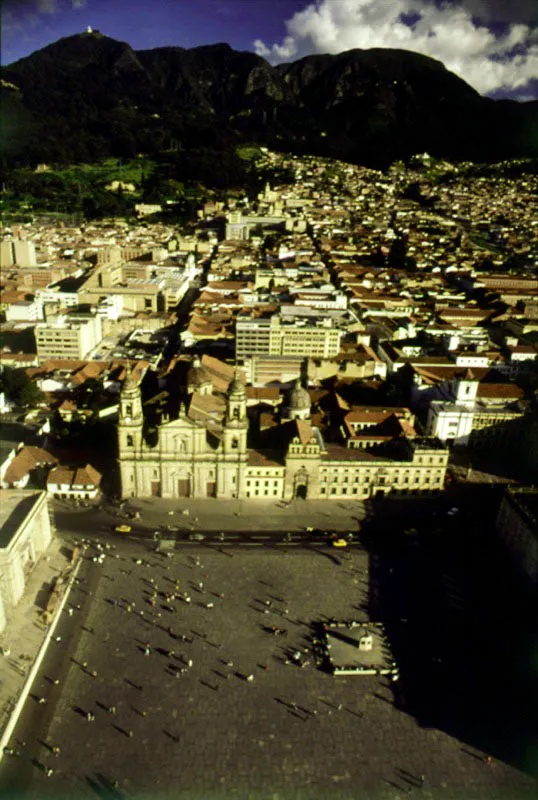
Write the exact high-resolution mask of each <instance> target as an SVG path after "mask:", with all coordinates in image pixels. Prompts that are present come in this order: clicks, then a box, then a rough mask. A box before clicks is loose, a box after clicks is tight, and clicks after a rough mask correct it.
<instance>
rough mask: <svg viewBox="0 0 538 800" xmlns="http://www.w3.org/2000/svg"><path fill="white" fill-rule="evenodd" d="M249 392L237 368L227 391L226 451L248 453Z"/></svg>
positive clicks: (224, 439)
mask: <svg viewBox="0 0 538 800" xmlns="http://www.w3.org/2000/svg"><path fill="white" fill-rule="evenodd" d="M247 432H248V417H247V394H246V392H245V387H244V385H243V383H242V382H241V381H240V380H239V376H238V374H237V370H236V372H235V375H234V378H233V380H232V382H231V383H230V386H229V387H228V392H227V393H226V415H225V417H224V430H223V445H224V452H225V453H234V452H237V453H246V450H247Z"/></svg>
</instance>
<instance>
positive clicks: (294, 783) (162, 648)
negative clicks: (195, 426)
mask: <svg viewBox="0 0 538 800" xmlns="http://www.w3.org/2000/svg"><path fill="white" fill-rule="evenodd" d="M111 541H114V544H115V546H116V549H115V550H113V549H107V548H106V547H104V545H101V547H104V550H103V551H100V552H104V553H105V559H104V563H103V564H99V563H97V562H94V561H93V560H92V559H93V558H94V557H95V556H96V554H97V550H96V549H95V547H94V546H91V547H90V548H89V549H88V550H87V551H86V552H85V556H84V557H85V560H84V563H83V566H82V569H81V570H80V573H79V577H80V579H81V582H80V584H77V585H76V586H75V587H74V589H73V592H72V594H71V596H70V597H69V600H68V603H67V605H66V607H65V610H64V613H63V616H62V620H61V621H60V625H59V626H58V628H57V631H56V633H57V634H58V637H59V640H58V641H56V640H55V641H53V643H52V644H51V648H50V650H49V652H48V654H47V656H46V658H45V661H44V663H43V665H42V668H41V670H40V672H39V674H38V677H37V678H36V681H35V683H34V685H33V687H32V691H31V695H30V698H29V699H28V702H27V705H26V708H25V710H24V711H23V714H22V716H21V719H20V721H19V724H18V726H17V728H16V729H15V732H14V736H13V741H12V743H11V746H12V747H15V748H17V749H18V751H19V752H20V756H19V757H18V758H7V757H6V758H4V761H3V763H2V770H1V771H0V796H1V797H2V798H6V800H7V798H9V800H23V798H24V800H26V798H28V799H29V798H38V797H40V798H41V797H43V796H51V797H54V798H60V800H64V798H77V800H78V798H95V797H96V796H100V797H111V798H116V800H119V798H141V799H143V800H145V799H146V798H152V800H153V799H154V798H159V799H160V798H163V800H164V799H165V798H181V800H183V799H185V800H187V798H199V797H207V798H219V800H221V798H222V800H224V798H230V797H238V798H253V799H254V798H256V800H258V798H273V799H274V800H287V799H288V798H293V799H294V800H295V798H349V800H351V799H352V798H353V800H354V799H355V798H357V797H374V798H376V797H384V798H394V799H395V800H396V798H398V797H401V796H403V795H404V794H411V796H413V795H415V796H419V795H421V796H423V797H424V796H426V797H447V798H448V797H453V796H464V797H471V796H472V797H477V798H478V797H484V798H486V797H487V798H505V797H510V798H526V797H529V798H530V797H531V796H534V792H535V790H536V783H535V781H533V779H532V778H531V777H529V776H528V775H526V774H524V773H522V772H520V771H519V770H517V769H516V768H514V767H512V766H510V765H508V764H506V763H503V762H502V761H497V760H495V761H494V762H493V763H492V764H488V763H487V761H486V760H485V754H484V753H482V752H480V751H478V750H476V749H475V748H473V747H472V746H469V745H468V744H467V743H466V742H462V741H460V740H458V739H456V738H453V737H451V736H450V735H448V734H446V733H444V732H443V731H441V730H439V729H436V728H425V727H421V726H420V725H419V724H418V723H417V720H416V719H415V717H414V716H413V715H412V714H410V713H409V712H407V711H406V710H404V709H403V708H402V704H401V703H395V694H394V692H395V691H396V689H395V686H394V685H393V684H392V683H391V681H390V676H386V677H379V676H367V675H365V676H361V678H359V679H358V678H356V677H354V676H349V677H347V676H339V677H333V676H331V675H330V674H328V673H327V672H324V671H322V670H319V669H317V668H316V666H315V663H314V661H315V660H314V653H313V648H312V642H311V636H312V630H313V628H312V626H313V623H316V622H318V623H319V622H324V621H327V620H329V619H331V618H333V619H350V618H356V617H357V616H359V617H361V618H364V619H366V618H367V616H366V614H367V608H368V603H369V584H370V575H369V572H370V569H371V565H370V561H369V555H368V553H367V552H365V551H364V550H358V549H357V550H354V551H350V552H349V553H348V554H346V556H345V557H342V556H340V555H339V557H336V556H335V554H334V552H333V551H331V549H330V548H327V547H320V548H318V549H310V550H309V549H307V548H301V549H299V548H298V549H295V550H289V551H288V552H284V551H283V550H282V549H278V548H276V547H275V548H272V549H271V548H265V549H263V550H262V549H254V548H252V549H248V548H242V549H241V548H233V549H230V550H225V551H222V550H220V551H219V549H218V548H217V547H212V546H209V545H206V544H201V545H199V546H197V547H196V548H193V547H190V548H185V547H183V548H182V547H178V548H177V549H176V551H175V552H174V554H173V555H172V557H171V558H168V557H166V556H163V555H157V554H155V553H154V552H152V551H151V550H150V549H149V548H148V546H147V545H146V544H144V543H138V542H133V541H128V540H121V539H114V540H111ZM137 562H141V563H137ZM172 595H175V597H172ZM187 598H188V599H187ZM70 608H72V609H73V611H72V612H70V610H69V609H70ZM129 609H130V610H129ZM171 609H173V610H171ZM141 612H143V613H141ZM273 627H278V628H279V629H281V630H283V631H285V632H286V635H280V636H279V635H273V631H272V629H273ZM297 650H299V651H301V653H302V656H301V661H302V662H308V663H307V666H306V667H305V668H301V667H300V666H299V665H297V664H295V663H294V662H293V660H291V659H290V654H291V653H293V652H294V651H297ZM55 681H59V683H55ZM42 698H44V699H45V700H46V702H45V703H40V702H39V700H40V699H42ZM112 709H113V711H112ZM88 714H89V715H90V718H88ZM91 717H94V719H92V718H91ZM23 742H25V744H23ZM53 747H56V748H58V747H59V748H60V753H59V754H57V755H55V754H54V753H53V752H52V748H53ZM47 769H52V770H53V773H52V774H51V775H50V777H47V774H46V771H45V770H47Z"/></svg>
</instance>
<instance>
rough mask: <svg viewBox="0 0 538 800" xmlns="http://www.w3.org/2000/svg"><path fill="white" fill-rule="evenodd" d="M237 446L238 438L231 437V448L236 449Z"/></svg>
mask: <svg viewBox="0 0 538 800" xmlns="http://www.w3.org/2000/svg"><path fill="white" fill-rule="evenodd" d="M238 447H239V439H235V438H234V439H232V450H237V448H238Z"/></svg>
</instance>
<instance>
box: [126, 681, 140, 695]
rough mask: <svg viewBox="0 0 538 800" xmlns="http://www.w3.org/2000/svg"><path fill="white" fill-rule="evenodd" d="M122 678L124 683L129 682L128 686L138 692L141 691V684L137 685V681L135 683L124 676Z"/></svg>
mask: <svg viewBox="0 0 538 800" xmlns="http://www.w3.org/2000/svg"><path fill="white" fill-rule="evenodd" d="M123 680H124V681H125V683H128V684H129V686H130V687H131V688H132V689H137V690H138V691H139V692H141V691H142V687H141V686H139V685H138V684H137V683H135V682H134V681H132V680H130V679H129V678H124V679H123Z"/></svg>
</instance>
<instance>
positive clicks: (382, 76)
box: [0, 32, 538, 166]
mask: <svg viewBox="0 0 538 800" xmlns="http://www.w3.org/2000/svg"><path fill="white" fill-rule="evenodd" d="M0 75H1V78H2V108H3V118H4V122H3V125H2V132H1V136H2V141H1V146H2V152H3V153H4V159H5V162H6V163H7V164H8V165H9V164H13V163H29V164H35V163H37V162H39V161H61V162H69V161H88V160H94V159H98V158H101V157H103V156H106V155H119V156H126V157H127V156H132V155H134V154H135V153H138V152H143V153H148V154H155V153H157V152H162V151H167V150H169V151H175V152H179V153H187V152H191V150H195V151H197V152H200V151H203V150H204V149H207V150H212V151H226V150H227V151H231V150H232V149H233V148H235V146H236V145H237V144H239V143H240V142H243V141H248V142H252V141H257V142H259V143H260V144H266V145H268V146H271V147H275V148H278V149H281V150H290V151H300V152H311V153H316V154H319V155H326V156H331V157H334V158H341V159H344V160H349V161H355V162H358V163H363V164H369V165H373V166H384V165H387V164H389V163H391V162H392V161H393V160H395V159H398V158H405V157H407V156H409V155H411V154H412V153H417V152H422V151H427V152H429V153H431V154H432V155H434V156H437V157H440V158H448V159H452V160H459V159H465V160H476V161H493V160H500V159H504V158H514V157H536V156H538V103H537V102H531V103H516V102H512V101H507V100H503V101H494V100H490V99H488V98H484V97H481V96H480V95H479V94H478V93H477V92H476V91H475V90H474V89H472V88H471V87H470V86H469V85H468V84H467V83H465V81H463V80H462V79H461V78H458V77H457V76H456V75H454V74H453V73H451V72H449V71H448V70H447V69H446V68H445V67H444V66H443V64H442V63H441V62H439V61H436V60H435V59H432V58H429V57H427V56H423V55H419V54H417V53H412V52H410V51H406V50H391V49H381V48H376V49H372V50H349V51H347V52H345V53H339V54H338V55H334V56H332V55H317V56H307V57H306V58H302V59H300V60H299V61H296V62H294V63H291V64H280V65H278V66H276V67H273V66H271V65H270V64H269V63H268V62H267V61H265V60H264V59H263V58H261V57H260V56H257V55H255V54H253V53H246V52H237V51H234V50H232V48H231V47H230V46H229V45H227V44H216V45H210V46H205V47H196V48H193V49H185V48H181V47H164V48H157V49H154V50H143V51H137V52H135V51H134V50H133V49H132V48H131V47H130V46H129V45H128V44H126V43H124V42H119V41H115V40H114V39H110V38H109V37H107V36H104V35H103V34H101V33H99V32H93V33H83V34H79V35H76V36H70V37H67V38H65V39H60V40H59V41H57V42H55V43H54V44H51V45H49V46H48V47H45V48H44V49H42V50H39V51H38V52H36V53H33V54H32V55H30V56H28V57H27V58H23V59H21V60H20V61H17V62H15V63H13V64H11V65H9V66H7V67H3V68H2V69H1V72H0Z"/></svg>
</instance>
